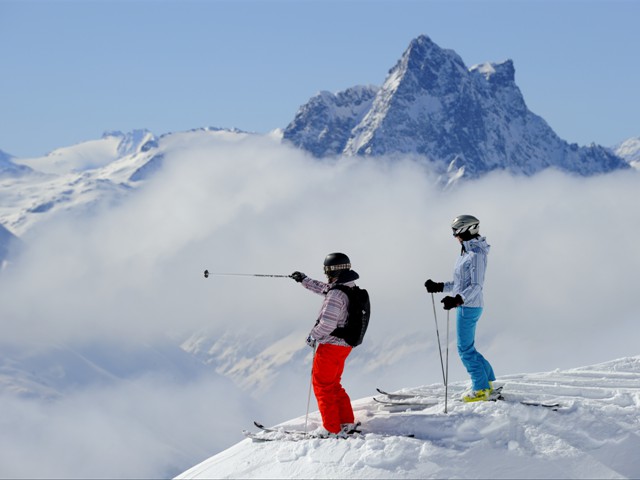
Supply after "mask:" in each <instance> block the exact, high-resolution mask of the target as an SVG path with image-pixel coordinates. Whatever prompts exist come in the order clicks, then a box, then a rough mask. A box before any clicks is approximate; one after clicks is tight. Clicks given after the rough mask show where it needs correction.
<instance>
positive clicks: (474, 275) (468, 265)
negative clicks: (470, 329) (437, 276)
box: [444, 237, 491, 307]
mask: <svg viewBox="0 0 640 480" xmlns="http://www.w3.org/2000/svg"><path fill="white" fill-rule="evenodd" d="M462 247H463V248H462V253H461V254H460V256H459V257H458V258H457V260H456V264H455V267H454V269H453V280H452V281H449V282H444V291H445V292H452V294H453V296H455V295H458V294H459V295H460V296H461V297H462V299H463V300H464V306H465V307H484V298H483V295H482V287H483V285H484V275H485V272H486V270H487V255H489V249H490V248H491V246H490V245H489V244H488V243H487V239H486V237H478V238H472V239H471V240H467V241H464V242H462Z"/></svg>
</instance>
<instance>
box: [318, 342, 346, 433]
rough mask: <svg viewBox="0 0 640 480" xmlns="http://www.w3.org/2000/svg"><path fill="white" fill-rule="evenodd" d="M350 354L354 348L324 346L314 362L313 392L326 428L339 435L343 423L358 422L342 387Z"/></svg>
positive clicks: (323, 344)
mask: <svg viewBox="0 0 640 480" xmlns="http://www.w3.org/2000/svg"><path fill="white" fill-rule="evenodd" d="M350 353H351V347H342V346H340V345H331V344H328V343H321V344H320V345H318V348H317V350H316V355H315V357H314V359H313V370H312V375H311V379H312V382H313V393H314V394H315V396H316V400H317V401H318V408H319V410H320V415H321V416H322V425H323V426H324V428H326V429H327V430H328V431H329V432H331V433H338V432H339V431H340V424H342V423H353V421H354V417H353V409H352V408H351V399H350V398H349V395H347V392H346V391H345V390H344V388H342V385H341V384H340V379H341V377H342V371H343V370H344V362H345V360H346V359H347V357H348V356H349V354H350Z"/></svg>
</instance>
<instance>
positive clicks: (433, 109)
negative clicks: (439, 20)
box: [283, 36, 628, 178]
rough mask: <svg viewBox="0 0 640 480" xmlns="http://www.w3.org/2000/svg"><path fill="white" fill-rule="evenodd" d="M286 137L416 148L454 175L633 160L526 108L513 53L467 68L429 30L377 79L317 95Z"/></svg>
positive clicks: (330, 148)
mask: <svg viewBox="0 0 640 480" xmlns="http://www.w3.org/2000/svg"><path fill="white" fill-rule="evenodd" d="M374 94H375V96H374ZM283 138H284V140H286V141H289V142H291V143H293V144H294V145H296V146H298V147H300V148H303V149H305V150H308V151H309V152H311V153H313V154H314V155H315V156H318V157H322V156H327V155H338V154H345V155H367V156H380V155H397V154H413V155H420V156H423V157H426V158H427V159H428V160H430V161H432V162H436V163H438V164H441V167H442V169H443V170H444V169H448V174H449V175H448V176H449V177H450V178H454V177H460V176H462V175H464V176H465V177H478V176H480V175H482V174H484V173H487V172H490V171H493V170H496V169H503V170H507V171H509V172H512V173H518V174H525V175H532V174H534V173H536V172H539V171H541V170H544V169H546V168H549V167H556V168H558V169H561V170H564V171H568V172H574V173H577V174H579V175H593V174H597V173H603V172H608V171H612V170H616V169H622V168H628V165H627V164H626V162H624V161H623V160H622V159H620V158H619V157H617V156H616V155H615V154H614V153H613V152H611V151H610V150H608V149H606V148H604V147H601V146H597V145H591V146H588V147H579V146H578V145H576V144H568V143H567V142H566V141H564V140H562V139H561V138H559V137H558V136H557V135H556V134H555V132H554V131H553V130H552V129H551V127H549V125H548V124H547V123H546V122H545V121H544V120H543V119H542V118H541V117H539V116H537V115H535V114H534V113H532V112H531V111H530V110H529V109H528V108H527V106H526V104H525V101H524V98H523V96H522V93H521V92H520V89H519V88H518V86H517V85H516V83H515V68H514V65H513V62H512V61H511V60H507V61H505V62H502V63H485V64H482V65H476V66H473V67H471V68H467V67H466V66H465V64H464V62H463V61H462V59H461V58H460V56H459V55H458V54H456V53H455V52H454V51H452V50H446V49H442V48H440V47H439V46H438V45H436V44H435V43H434V42H433V41H432V40H431V39H430V38H429V37H427V36H420V37H418V38H416V39H415V40H413V41H412V42H411V44H410V45H409V47H408V48H407V50H406V51H405V52H404V54H403V55H402V58H401V59H400V60H399V61H398V63H397V64H396V65H395V66H394V67H393V68H392V69H391V70H390V72H389V75H388V76H387V79H386V80H385V82H384V84H383V85H382V87H381V88H379V89H376V88H375V87H367V88H364V87H360V88H358V87H356V88H351V89H348V90H346V91H344V92H340V93H338V94H336V95H331V94H329V93H326V92H322V93H320V94H319V95H316V96H315V97H313V98H312V99H311V100H310V101H309V102H308V103H307V104H305V105H303V106H302V107H301V108H300V110H299V111H298V112H297V114H296V116H295V119H294V120H293V121H292V122H291V123H290V124H289V125H288V126H287V128H286V129H285V131H284V137H283Z"/></svg>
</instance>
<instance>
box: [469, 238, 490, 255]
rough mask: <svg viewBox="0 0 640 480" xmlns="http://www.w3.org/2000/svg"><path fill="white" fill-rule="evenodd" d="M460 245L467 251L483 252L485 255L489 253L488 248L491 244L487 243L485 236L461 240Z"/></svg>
mask: <svg viewBox="0 0 640 480" xmlns="http://www.w3.org/2000/svg"><path fill="white" fill-rule="evenodd" d="M462 245H463V246H464V249H465V250H466V251H467V252H476V253H484V254H485V255H487V254H489V250H490V249H491V245H489V244H488V243H487V237H476V238H472V239H471V240H465V241H464V242H462Z"/></svg>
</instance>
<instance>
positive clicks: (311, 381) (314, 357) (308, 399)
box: [304, 345, 316, 435]
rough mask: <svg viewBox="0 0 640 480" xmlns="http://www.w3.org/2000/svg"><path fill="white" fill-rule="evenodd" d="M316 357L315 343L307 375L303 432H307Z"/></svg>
mask: <svg viewBox="0 0 640 480" xmlns="http://www.w3.org/2000/svg"><path fill="white" fill-rule="evenodd" d="M315 359H316V345H314V346H313V357H311V376H310V377H309V393H308V394H307V414H306V415H305V417H304V434H305V435H306V434H307V421H308V420H309V405H311V386H312V385H313V363H314V362H315Z"/></svg>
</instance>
